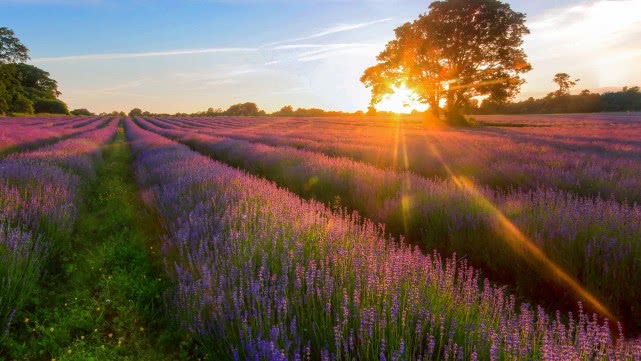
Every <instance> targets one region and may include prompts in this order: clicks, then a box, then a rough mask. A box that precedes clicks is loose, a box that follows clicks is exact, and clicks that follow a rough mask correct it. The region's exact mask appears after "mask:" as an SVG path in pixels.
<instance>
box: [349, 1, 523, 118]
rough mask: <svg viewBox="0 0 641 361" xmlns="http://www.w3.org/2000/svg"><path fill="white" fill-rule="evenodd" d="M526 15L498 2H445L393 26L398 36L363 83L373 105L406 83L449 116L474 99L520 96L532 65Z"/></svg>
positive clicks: (437, 112)
mask: <svg viewBox="0 0 641 361" xmlns="http://www.w3.org/2000/svg"><path fill="white" fill-rule="evenodd" d="M528 33H529V30H528V28H527V27H526V26H525V15H524V14H522V13H518V12H515V11H513V10H512V9H511V8H510V5H508V4H506V3H503V2H501V1H498V0H444V1H436V2H433V3H432V4H431V5H430V6H429V11H428V12H427V13H425V14H422V15H420V16H419V18H418V19H417V20H415V21H413V22H408V23H405V24H404V25H402V26H401V27H399V28H397V29H396V30H395V35H396V38H395V39H394V40H392V41H390V42H389V43H387V45H386V47H385V50H383V51H382V52H381V53H380V54H379V55H378V57H377V61H378V64H376V65H374V66H372V67H370V68H368V69H367V70H365V72H364V74H363V76H362V77H361V81H362V82H363V83H364V84H365V85H366V86H367V87H368V88H371V91H372V102H371V103H372V105H374V104H376V103H378V102H380V101H381V99H382V97H383V96H385V95H386V94H390V93H392V92H393V91H394V88H395V87H399V86H400V85H401V84H405V85H406V86H407V87H408V88H410V89H412V90H414V91H415V92H416V93H417V95H418V98H419V101H421V102H423V103H425V104H429V106H430V109H431V111H432V112H433V113H434V114H435V115H437V116H439V115H440V106H441V102H442V101H444V100H445V101H446V115H447V117H448V118H449V119H450V120H456V119H459V118H460V115H459V111H460V109H461V108H462V107H463V106H464V105H465V104H469V99H471V98H472V97H478V96H483V97H486V98H487V99H488V100H490V101H491V102H497V103H500V102H505V101H506V100H508V99H511V98H513V97H514V96H515V95H516V94H518V91H519V88H520V86H521V84H523V82H524V81H523V79H521V77H520V74H523V73H525V72H527V71H529V70H531V69H532V67H531V66H530V64H529V63H528V62H527V57H526V55H525V52H524V50H523V47H522V46H523V35H525V34H528Z"/></svg>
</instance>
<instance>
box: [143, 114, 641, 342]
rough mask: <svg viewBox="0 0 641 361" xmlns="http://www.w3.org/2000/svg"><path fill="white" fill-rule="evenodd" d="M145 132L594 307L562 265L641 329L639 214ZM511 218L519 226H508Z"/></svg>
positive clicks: (540, 290)
mask: <svg viewBox="0 0 641 361" xmlns="http://www.w3.org/2000/svg"><path fill="white" fill-rule="evenodd" d="M141 124H143V125H144V126H145V127H147V128H149V129H152V130H154V131H156V132H158V133H161V134H164V135H166V136H170V137H173V138H175V139H177V140H179V141H181V142H184V143H186V144H188V145H190V146H193V147H195V148H196V149H198V150H200V151H202V152H204V153H206V154H208V155H211V156H213V157H214V158H216V159H218V160H221V161H224V162H226V163H228V164H231V165H234V166H237V167H240V168H242V169H245V170H247V171H249V172H251V173H253V174H257V175H260V176H264V177H267V178H268V179H271V180H273V181H275V182H276V183H278V184H280V185H281V186H285V187H287V188H289V189H290V190H292V191H293V192H294V193H297V194H300V195H303V196H305V197H312V198H315V199H319V200H322V201H324V202H326V203H331V202H335V200H336V199H339V200H340V202H341V203H340V204H341V205H344V206H345V205H346V206H349V207H350V208H352V209H355V210H357V211H358V212H360V213H361V214H363V215H364V216H366V217H368V218H370V219H372V220H374V221H376V222H381V223H384V224H386V226H387V229H388V230H389V231H391V232H393V233H395V234H402V235H404V236H405V238H406V239H407V240H408V241H409V242H411V243H415V244H419V245H421V246H422V248H423V249H424V250H425V251H428V252H429V251H431V250H432V249H434V248H436V249H438V250H440V251H444V252H457V253H458V254H461V255H465V256H466V257H468V258H469V259H470V260H471V261H472V262H473V263H474V264H475V265H477V266H480V267H482V268H483V269H485V270H486V271H487V272H488V273H489V274H491V275H492V277H493V278H494V279H497V280H500V281H502V282H506V283H510V284H514V285H516V286H517V288H519V289H521V293H522V294H523V295H524V296H527V297H530V298H532V299H536V300H539V301H541V302H546V303H549V304H552V305H553V306H556V307H568V309H570V308H572V307H573V306H574V305H575V301H576V300H582V299H583V300H586V301H587V299H586V298H585V297H582V296H580V295H577V293H576V290H573V289H571V288H568V287H567V286H568V283H567V280H564V279H563V278H559V277H558V274H556V273H552V272H550V268H551V267H552V268H553V267H554V266H559V267H560V268H561V269H562V270H563V271H564V272H565V273H566V274H567V275H568V276H569V277H570V278H571V279H574V280H575V281H576V282H578V283H579V284H580V285H582V286H583V287H585V288H586V289H587V291H588V292H589V293H590V294H592V295H596V297H597V300H599V302H598V303H599V304H601V305H603V304H604V305H605V307H604V308H605V309H609V310H610V311H611V313H613V314H615V315H617V316H619V317H620V318H621V319H622V320H623V321H624V324H625V326H626V328H628V329H630V330H635V329H637V328H638V327H640V326H641V324H639V323H638V320H641V310H639V309H637V308H635V305H637V304H639V303H640V302H641V290H639V289H638V287H637V286H636V285H638V284H641V273H640V272H634V271H631V270H639V269H641V207H639V206H636V205H635V206H628V205H624V204H621V203H618V202H616V201H614V200H603V199H600V198H584V197H579V196H576V195H574V194H572V193H567V192H563V191H558V190H554V189H551V188H537V189H534V190H528V191H519V190H516V189H511V190H509V191H495V190H493V189H491V188H489V187H481V186H476V185H474V184H473V183H472V182H470V181H469V180H466V179H465V178H454V179H451V180H439V179H428V178H423V177H420V176H417V175H415V174H412V173H409V172H396V171H393V170H382V169H379V168H377V167H374V166H371V165H369V164H365V163H361V162H354V161H351V160H349V159H346V158H337V157H329V156H326V155H323V154H319V153H314V152H310V151H304V150H299V149H295V148H291V147H272V146H268V145H263V144H259V143H250V142H246V141H242V140H235V139H228V138H221V137H214V136H208V135H205V134H199V133H195V132H191V131H186V130H171V129H162V128H158V127H155V126H154V125H153V124H152V123H149V122H145V121H142V120H141ZM502 217H506V218H507V219H508V220H509V222H510V224H507V225H506V224H505V223H502V222H501V220H502ZM512 226H514V227H515V228H516V229H517V230H519V234H515V233H514V231H513V230H511V229H510V227H512ZM521 232H522V233H523V234H524V235H525V236H526V239H525V240H523V239H522V238H520V233H521ZM531 246H534V247H535V248H537V249H540V250H542V252H543V253H544V255H545V256H544V257H543V259H536V258H533V255H532V252H531V251H530V252H528V251H527V250H528V247H531ZM534 252H536V250H535V251H534ZM546 258H549V259H550V260H551V263H553V265H552V266H550V265H549V263H550V262H547V260H546ZM505 269H512V270H514V272H509V273H506V272H504V270H505ZM621 280H625V281H623V282H622V281H621ZM550 283H552V284H555V286H554V287H550V286H549V284H550ZM559 295H561V297H559ZM593 306H596V307H595V308H594V309H598V308H599V306H598V305H596V304H593ZM606 314H607V313H606Z"/></svg>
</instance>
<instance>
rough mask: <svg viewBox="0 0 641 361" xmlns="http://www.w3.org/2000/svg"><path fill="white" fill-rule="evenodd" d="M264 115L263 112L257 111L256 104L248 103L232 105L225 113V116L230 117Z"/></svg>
mask: <svg viewBox="0 0 641 361" xmlns="http://www.w3.org/2000/svg"><path fill="white" fill-rule="evenodd" d="M264 114H265V112H264V111H262V110H258V106H257V105H256V103H249V102H247V103H241V104H234V105H232V106H230V107H229V108H228V109H227V110H226V111H225V115H231V116H255V115H264Z"/></svg>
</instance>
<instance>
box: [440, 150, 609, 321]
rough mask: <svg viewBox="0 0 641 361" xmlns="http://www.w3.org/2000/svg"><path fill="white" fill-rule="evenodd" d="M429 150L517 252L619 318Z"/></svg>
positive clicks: (473, 186) (605, 312) (604, 310)
mask: <svg viewBox="0 0 641 361" xmlns="http://www.w3.org/2000/svg"><path fill="white" fill-rule="evenodd" d="M428 148H429V150H430V151H431V152H432V154H434V155H435V156H436V157H437V158H438V159H439V161H440V163H441V164H442V165H443V167H444V168H445V170H446V171H447V173H448V174H449V176H450V177H451V178H452V180H453V181H454V183H455V184H456V185H457V187H459V189H461V190H462V191H464V192H467V193H469V194H470V195H471V196H472V198H473V199H474V200H475V202H476V204H477V206H480V207H482V208H483V209H484V210H485V211H486V212H488V214H490V215H491V216H492V218H493V221H494V223H493V224H492V226H493V227H494V228H495V230H496V231H497V234H502V235H503V237H502V238H503V240H504V241H505V242H506V244H507V245H508V246H509V247H510V248H511V249H512V250H513V251H514V253H515V254H517V255H519V256H521V257H523V258H526V259H529V260H531V261H532V262H534V263H535V264H537V265H539V266H540V267H541V268H542V269H541V270H542V271H544V272H547V273H548V274H550V275H552V276H554V277H556V278H557V281H558V282H559V283H560V284H562V285H564V286H566V287H567V288H569V289H570V290H572V291H573V292H574V293H575V294H576V295H577V296H578V297H579V298H580V299H582V300H583V301H585V302H587V303H588V304H589V305H590V306H591V307H592V308H593V309H594V310H596V311H597V312H599V313H600V314H601V315H603V316H605V317H607V318H608V319H610V320H613V321H618V320H617V318H616V317H615V316H614V314H612V312H610V310H608V308H607V307H606V306H605V305H604V304H603V303H601V301H600V300H599V299H597V297H596V296H594V295H593V294H591V293H590V292H589V291H588V290H587V289H585V288H584V287H583V285H581V284H580V283H579V282H578V281H577V280H575V279H574V278H573V277H572V276H571V275H570V274H568V273H567V272H566V271H565V270H564V269H563V268H561V266H559V265H558V264H557V263H556V262H554V261H553V260H552V259H550V258H549V257H548V256H547V255H546V254H545V253H544V252H543V251H542V250H541V249H540V248H539V247H538V246H537V245H536V244H535V243H534V241H533V240H531V239H529V238H528V237H527V236H526V235H525V234H524V233H523V232H521V230H520V229H519V228H518V227H517V226H516V225H515V224H514V223H513V222H512V221H511V220H510V219H509V218H508V217H507V216H505V214H504V213H503V212H502V211H501V210H500V209H498V207H497V206H495V205H494V204H493V203H492V202H491V201H490V200H489V199H488V198H487V197H486V196H485V195H483V193H482V192H481V191H479V190H478V189H477V187H476V186H475V185H474V183H473V182H472V181H471V180H470V179H467V178H466V177H463V176H459V175H457V174H456V173H454V171H453V170H452V169H451V168H450V167H449V165H448V164H447V162H446V161H445V159H444V158H443V157H442V156H441V153H440V152H439V151H438V149H437V148H436V147H435V146H434V145H433V144H430V145H429V146H428Z"/></svg>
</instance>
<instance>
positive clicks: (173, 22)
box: [0, 0, 641, 113]
mask: <svg viewBox="0 0 641 361" xmlns="http://www.w3.org/2000/svg"><path fill="white" fill-rule="evenodd" d="M509 3H510V5H511V6H512V8H513V9H515V10H517V11H520V12H524V13H526V14H527V25H528V27H529V28H530V31H531V34H530V35H528V36H527V37H526V38H525V45H524V47H525V50H526V53H527V54H528V58H529V61H530V63H531V64H532V66H533V68H534V69H533V71H531V72H530V73H528V74H527V75H526V76H525V79H526V80H527V83H526V84H525V85H524V86H523V87H522V88H521V94H520V95H519V98H520V99H523V98H527V97H529V96H534V97H540V96H543V95H545V94H547V93H548V92H550V91H552V90H554V87H555V85H554V83H552V80H551V79H552V77H553V76H554V74H555V73H558V72H567V73H569V74H570V75H572V76H573V77H575V78H579V79H581V80H580V82H579V83H578V85H577V88H576V91H579V90H581V89H591V90H593V91H603V90H612V89H617V88H621V87H623V86H626V85H641V66H639V64H641V41H640V40H641V16H639V14H641V0H588V1H586V0H570V1H554V0H539V1H530V0H513V1H509ZM428 4H429V1H416V0H329V1H323V0H237V1H234V0H172V1H170V0H133V1H124V0H0V26H6V27H9V28H11V29H13V30H14V31H15V32H16V35H17V36H18V37H19V38H20V39H21V41H22V42H23V43H24V44H25V45H26V46H27V47H28V48H29V49H30V50H31V53H30V55H31V61H30V62H31V63H32V64H34V65H36V66H38V67H40V68H42V69H44V70H46V71H48V72H50V73H51V76H52V77H53V78H54V79H56V80H57V81H58V83H59V87H60V90H61V91H62V96H61V98H62V99H63V100H64V101H66V102H67V103H68V104H69V106H70V108H71V109H73V108H88V109H90V110H91V111H93V112H109V111H113V110H124V111H128V110H129V109H131V108H134V107H139V108H142V109H144V110H150V111H152V112H166V113H176V112H188V113H192V112H195V111H201V110H206V109H207V108H210V107H213V108H223V109H225V108H227V107H228V106H229V105H231V104H234V103H239V102H247V101H250V102H255V103H257V104H258V106H259V107H260V108H261V109H265V110H267V111H274V110H277V109H280V108H281V107H282V106H285V105H292V106H294V107H295V108H297V107H305V108H308V107H318V108H324V109H332V110H344V111H355V110H359V109H360V110H364V109H366V108H367V105H368V103H369V99H370V92H369V90H368V89H366V88H365V87H364V86H363V84H362V83H361V82H360V81H359V78H360V76H361V74H362V73H363V71H364V70H365V69H366V68H367V67H369V66H371V65H374V64H375V62H376V55H377V54H378V53H379V52H380V51H381V50H382V49H384V47H385V44H386V43H387V42H388V41H389V40H391V39H392V38H393V35H394V33H393V30H394V29H395V28H396V27H398V26H400V25H402V24H403V23H405V22H407V21H411V20H413V19H415V18H417V17H418V15H419V14H421V13H424V12H425V11H427V6H428Z"/></svg>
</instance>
